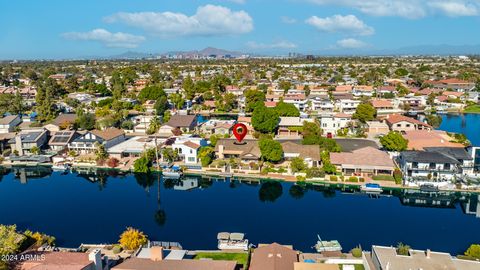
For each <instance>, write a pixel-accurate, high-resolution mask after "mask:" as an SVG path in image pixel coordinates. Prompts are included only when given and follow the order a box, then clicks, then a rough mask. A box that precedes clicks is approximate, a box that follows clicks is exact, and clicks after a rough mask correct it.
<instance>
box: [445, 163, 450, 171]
mask: <svg viewBox="0 0 480 270" xmlns="http://www.w3.org/2000/svg"><path fill="white" fill-rule="evenodd" d="M443 168H444V169H445V170H447V171H448V170H450V163H445V165H443Z"/></svg>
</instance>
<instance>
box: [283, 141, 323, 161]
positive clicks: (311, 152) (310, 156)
mask: <svg viewBox="0 0 480 270" xmlns="http://www.w3.org/2000/svg"><path fill="white" fill-rule="evenodd" d="M281 144H282V149H283V155H284V158H285V159H292V158H296V157H300V158H302V159H303V160H304V161H305V162H306V163H307V165H308V166H309V167H316V166H318V165H319V164H320V161H321V157H320V148H319V147H318V146H315V145H303V144H299V143H296V142H293V141H285V142H281Z"/></svg>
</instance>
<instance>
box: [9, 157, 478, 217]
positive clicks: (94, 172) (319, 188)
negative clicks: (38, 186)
mask: <svg viewBox="0 0 480 270" xmlns="http://www.w3.org/2000/svg"><path fill="white" fill-rule="evenodd" d="M9 173H12V174H13V175H14V178H15V179H17V180H19V181H20V183H22V184H27V183H28V181H30V180H34V179H46V178H48V177H50V176H51V175H52V170H51V169H50V168H49V167H41V166H39V167H12V168H4V167H0V182H1V181H2V179H3V177H4V175H7V174H9ZM72 174H74V175H76V176H77V177H79V178H81V179H85V180H87V181H88V182H90V183H93V184H96V185H98V188H99V190H104V189H106V188H107V182H108V181H109V180H110V181H111V180H113V179H110V177H113V178H122V177H126V176H127V175H128V174H126V173H122V172H119V171H116V170H98V169H94V168H89V169H76V170H74V171H73V172H72ZM133 176H134V178H135V181H136V183H137V184H138V185H139V186H140V187H142V188H143V189H145V190H146V191H147V193H148V196H150V189H151V187H153V186H154V185H155V184H157V207H156V210H155V213H153V216H154V219H155V222H156V223H157V224H158V225H159V226H164V225H165V224H166V220H167V219H166V216H167V213H166V211H165V209H164V207H162V203H161V200H160V189H161V188H164V189H169V190H175V191H179V192H188V191H194V190H196V189H209V188H211V187H212V186H213V184H214V182H218V181H221V182H227V183H228V187H229V188H231V189H239V188H241V187H242V186H252V187H259V188H258V200H259V201H261V202H264V203H274V202H276V201H277V200H278V199H279V198H281V197H282V195H283V192H284V188H287V189H288V194H289V196H290V197H291V198H293V199H295V200H301V199H303V198H304V197H305V196H306V194H307V193H308V192H309V191H310V192H315V193H321V194H322V197H323V198H335V197H336V196H337V194H339V193H344V194H345V193H346V194H357V195H363V196H366V195H364V194H362V193H360V192H359V190H358V187H354V186H351V187H349V186H342V185H313V184H286V183H281V182H276V181H259V180H256V179H238V178H233V179H230V178H228V179H227V178H212V177H201V176H187V177H184V178H182V179H163V178H162V177H161V174H155V173H152V174H133ZM381 195H386V196H395V197H397V198H398V199H399V200H400V203H401V204H402V205H404V206H415V207H427V208H455V207H456V206H457V204H458V205H460V206H461V208H462V210H463V212H464V213H465V214H468V215H474V216H476V217H478V218H480V195H479V194H470V193H466V192H465V193H460V192H445V191H440V192H422V191H419V190H413V189H404V190H401V189H394V190H387V191H384V193H383V194H381Z"/></svg>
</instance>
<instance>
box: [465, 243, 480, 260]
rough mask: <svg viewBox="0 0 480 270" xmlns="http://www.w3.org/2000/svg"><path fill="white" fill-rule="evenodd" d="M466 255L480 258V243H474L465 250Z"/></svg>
mask: <svg viewBox="0 0 480 270" xmlns="http://www.w3.org/2000/svg"><path fill="white" fill-rule="evenodd" d="M465 256H467V257H470V258H473V259H480V245H476V244H472V245H471V246H470V247H469V248H468V249H467V251H466V252H465Z"/></svg>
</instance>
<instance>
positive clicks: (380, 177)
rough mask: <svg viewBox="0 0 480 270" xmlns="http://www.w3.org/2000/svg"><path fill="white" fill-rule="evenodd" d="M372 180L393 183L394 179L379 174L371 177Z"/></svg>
mask: <svg viewBox="0 0 480 270" xmlns="http://www.w3.org/2000/svg"><path fill="white" fill-rule="evenodd" d="M372 179H373V180H383V181H395V178H394V177H393V176H391V175H384V174H379V175H374V176H372Z"/></svg>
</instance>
